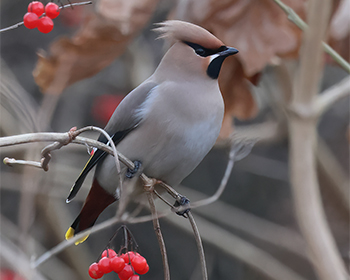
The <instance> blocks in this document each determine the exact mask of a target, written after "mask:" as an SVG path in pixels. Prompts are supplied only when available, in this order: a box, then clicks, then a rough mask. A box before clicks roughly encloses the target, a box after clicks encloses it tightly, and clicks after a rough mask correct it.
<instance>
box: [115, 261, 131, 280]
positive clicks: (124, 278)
mask: <svg viewBox="0 0 350 280" xmlns="http://www.w3.org/2000/svg"><path fill="white" fill-rule="evenodd" d="M133 275H134V271H133V270H132V267H131V265H130V264H127V265H125V267H124V269H123V270H122V271H121V272H119V273H118V276H119V278H120V280H128V279H129V278H130V277H131V276H133Z"/></svg>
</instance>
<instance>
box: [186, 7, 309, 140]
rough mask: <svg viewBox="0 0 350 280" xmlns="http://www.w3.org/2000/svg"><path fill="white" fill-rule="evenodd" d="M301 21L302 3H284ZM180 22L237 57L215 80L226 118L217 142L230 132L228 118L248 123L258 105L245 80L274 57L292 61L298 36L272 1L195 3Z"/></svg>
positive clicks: (299, 35) (253, 79) (294, 27)
mask: <svg viewBox="0 0 350 280" xmlns="http://www.w3.org/2000/svg"><path fill="white" fill-rule="evenodd" d="M284 2H285V3H286V4H287V5H289V6H290V7H292V8H293V9H294V10H295V11H296V12H297V13H298V14H299V15H300V16H302V17H303V16H304V8H305V7H304V3H305V0H285V1H284ZM182 10H183V11H185V12H184V14H183V17H184V18H185V19H187V20H189V21H191V22H194V23H196V24H199V25H201V26H203V27H204V28H206V29H208V30H209V31H211V32H212V33H213V34H215V35H216V36H217V37H218V38H220V39H221V40H222V41H223V42H224V43H225V44H227V45H229V46H234V47H236V48H237V49H238V50H239V54H238V55H236V56H234V57H232V58H229V59H227V61H225V63H224V65H223V69H222V71H221V74H220V75H221V77H220V78H219V83H220V88H221V91H222V93H223V96H224V99H225V106H226V113H225V118H224V124H223V129H222V131H221V137H225V136H228V135H230V133H231V132H232V129H233V128H232V119H233V118H232V117H233V116H234V117H237V118H239V119H249V118H252V117H254V116H255V115H256V113H257V111H258V109H257V105H256V103H255V101H254V99H253V97H252V95H251V91H250V89H249V83H248V81H247V80H246V78H248V79H250V80H251V81H252V82H254V81H255V82H256V81H257V78H258V77H259V76H260V75H259V73H260V72H261V71H262V70H263V69H264V67H265V66H266V65H267V64H269V63H271V62H272V61H273V60H275V58H276V57H296V56H297V53H298V49H299V47H300V42H301V31H300V30H299V29H298V28H297V27H296V26H295V25H294V24H293V23H291V22H290V21H289V20H288V18H287V16H286V15H285V13H284V12H283V11H282V10H281V9H280V8H279V7H278V6H277V5H276V4H275V3H274V1H272V0H193V1H191V2H189V4H188V7H187V8H186V9H182Z"/></svg>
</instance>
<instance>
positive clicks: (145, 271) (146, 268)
mask: <svg viewBox="0 0 350 280" xmlns="http://www.w3.org/2000/svg"><path fill="white" fill-rule="evenodd" d="M148 271H149V266H148V264H146V267H145V268H144V269H143V270H142V271H138V272H137V273H138V274H141V275H143V274H146V273H147V272H148Z"/></svg>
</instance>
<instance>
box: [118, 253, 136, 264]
mask: <svg viewBox="0 0 350 280" xmlns="http://www.w3.org/2000/svg"><path fill="white" fill-rule="evenodd" d="M136 255H137V253H135V252H133V251H129V252H127V253H125V254H123V255H121V256H120V257H121V258H123V259H124V261H125V263H130V262H131V260H132V259H133V258H134V257H135V256H136Z"/></svg>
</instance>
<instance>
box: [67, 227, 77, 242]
mask: <svg viewBox="0 0 350 280" xmlns="http://www.w3.org/2000/svg"><path fill="white" fill-rule="evenodd" d="M74 233H75V230H74V228H72V227H70V228H69V229H68V230H67V232H66V235H65V238H66V240H68V239H71V238H72V237H73V236H74Z"/></svg>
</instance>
